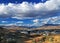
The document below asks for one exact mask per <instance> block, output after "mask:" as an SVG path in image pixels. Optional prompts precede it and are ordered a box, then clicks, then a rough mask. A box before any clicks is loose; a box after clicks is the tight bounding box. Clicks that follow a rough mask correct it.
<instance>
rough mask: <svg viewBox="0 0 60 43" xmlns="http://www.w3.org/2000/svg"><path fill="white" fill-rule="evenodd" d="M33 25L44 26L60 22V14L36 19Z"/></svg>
mask: <svg viewBox="0 0 60 43" xmlns="http://www.w3.org/2000/svg"><path fill="white" fill-rule="evenodd" d="M32 21H33V24H31V26H43V25H45V24H60V16H55V17H49V18H45V19H34V20H32Z"/></svg>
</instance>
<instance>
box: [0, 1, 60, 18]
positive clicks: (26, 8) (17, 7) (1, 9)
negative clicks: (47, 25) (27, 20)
mask: <svg viewBox="0 0 60 43" xmlns="http://www.w3.org/2000/svg"><path fill="white" fill-rule="evenodd" d="M56 10H57V11H58V10H60V0H49V1H46V2H45V3H37V4H36V3H28V2H22V3H19V4H13V3H9V4H8V5H4V4H0V17H12V18H14V17H47V16H46V15H49V16H52V15H56V14H55V13H52V12H54V11H55V12H56ZM50 13H51V14H50Z"/></svg>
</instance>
